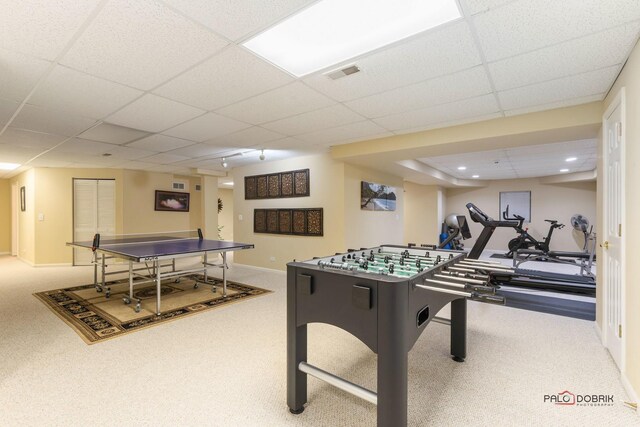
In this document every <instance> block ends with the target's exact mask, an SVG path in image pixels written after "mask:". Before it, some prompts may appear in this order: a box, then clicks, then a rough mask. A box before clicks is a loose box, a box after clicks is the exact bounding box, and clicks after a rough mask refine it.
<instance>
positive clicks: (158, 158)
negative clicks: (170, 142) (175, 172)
mask: <svg viewBox="0 0 640 427" xmlns="http://www.w3.org/2000/svg"><path fill="white" fill-rule="evenodd" d="M188 158H189V157H187V156H179V155H177V154H167V153H161V154H156V155H153V156H150V157H145V158H144V159H142V161H144V162H146V163H158V164H162V165H166V164H168V163H175V162H179V161H181V160H187V159H188Z"/></svg>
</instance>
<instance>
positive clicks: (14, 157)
mask: <svg viewBox="0 0 640 427" xmlns="http://www.w3.org/2000/svg"><path fill="white" fill-rule="evenodd" d="M42 151H43V150H42V149H39V148H26V147H15V146H11V145H9V144H0V158H1V159H2V161H3V162H7V163H21V164H23V163H26V162H27V161H28V160H29V159H32V158H34V157H35V156H37V155H39V154H41V153H42Z"/></svg>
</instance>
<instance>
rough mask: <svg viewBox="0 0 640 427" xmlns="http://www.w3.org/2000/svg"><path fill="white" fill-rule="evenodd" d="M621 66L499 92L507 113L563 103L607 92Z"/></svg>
mask: <svg viewBox="0 0 640 427" xmlns="http://www.w3.org/2000/svg"><path fill="white" fill-rule="evenodd" d="M619 68H620V67H618V66H613V67H607V68H603V69H601V70H596V71H591V72H588V73H583V74H578V75H575V76H570V77H563V78H561V79H556V80H551V81H548V82H543V83H536V84H533V85H530V86H524V87H520V88H516V89H510V90H507V91H503V92H498V96H499V98H500V103H501V105H502V108H503V109H504V110H514V109H517V108H525V107H531V106H535V105H542V104H550V103H554V102H562V101H565V100H568V99H572V98H580V97H584V96H590V95H595V94H600V93H604V92H606V91H607V90H608V89H609V87H610V86H611V84H612V83H613V81H614V79H615V78H616V76H617V75H618V71H619Z"/></svg>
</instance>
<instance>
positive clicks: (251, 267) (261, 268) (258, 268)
mask: <svg viewBox="0 0 640 427" xmlns="http://www.w3.org/2000/svg"><path fill="white" fill-rule="evenodd" d="M233 265H239V266H241V267H243V268H250V269H253V270H259V271H268V272H269V273H286V271H285V270H278V269H275V268H267V267H258V266H255V265H249V264H241V263H238V262H234V263H233Z"/></svg>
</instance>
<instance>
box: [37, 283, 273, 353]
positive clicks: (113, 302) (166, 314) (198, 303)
mask: <svg viewBox="0 0 640 427" xmlns="http://www.w3.org/2000/svg"><path fill="white" fill-rule="evenodd" d="M195 279H199V280H198V282H199V283H200V285H199V286H198V287H197V289H195V288H194V286H193V285H194V283H195V281H196V280H195ZM209 283H211V284H213V285H215V286H216V291H215V292H212V287H211V286H209V285H203V284H202V277H183V278H182V279H181V280H180V281H179V282H178V283H175V282H174V281H173V280H170V281H167V282H163V283H162V288H161V296H162V300H161V304H162V305H161V311H162V313H161V315H160V316H157V315H156V313H155V311H156V286H155V284H151V283H148V284H144V285H143V284H140V285H138V286H136V287H135V288H134V296H135V297H136V298H139V299H141V309H140V312H138V313H136V312H135V310H134V307H135V303H131V304H128V305H127V304H125V303H124V302H123V297H124V296H125V295H128V293H129V281H128V280H119V281H114V282H110V283H108V286H110V288H111V296H110V297H109V298H106V296H105V294H104V293H98V292H96V289H95V288H94V286H93V284H90V285H81V286H74V287H70V288H63V289H54V290H51V291H45V292H37V293H35V294H33V295H34V296H35V297H36V298H38V299H39V300H40V301H42V302H43V303H44V304H45V305H46V306H47V307H49V309H50V310H51V311H53V312H54V313H55V314H56V315H57V316H58V317H59V318H60V319H62V320H63V321H64V322H65V323H67V324H68V325H69V326H71V327H72V328H73V329H74V330H75V331H76V332H77V333H78V335H80V337H81V338H82V339H83V340H84V341H85V342H86V343H87V344H94V343H97V342H101V341H104V340H107V339H110V338H115V337H119V336H122V335H124V334H128V333H131V332H135V331H139V330H141V329H144V328H148V327H151V326H156V325H159V324H161V323H164V322H167V321H170V320H175V319H180V318H183V317H186V316H190V315H192V314H196V313H201V312H203V311H207V310H211V309H214V308H217V307H222V306H226V305H229V304H232V303H236V302H241V301H244V300H247V299H251V298H254V297H257V296H261V295H265V294H267V293H270V292H271V291H268V290H266V289H261V288H258V287H255V286H250V285H246V284H243V283H237V282H232V281H230V280H227V296H226V297H223V296H222V280H218V279H209Z"/></svg>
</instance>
